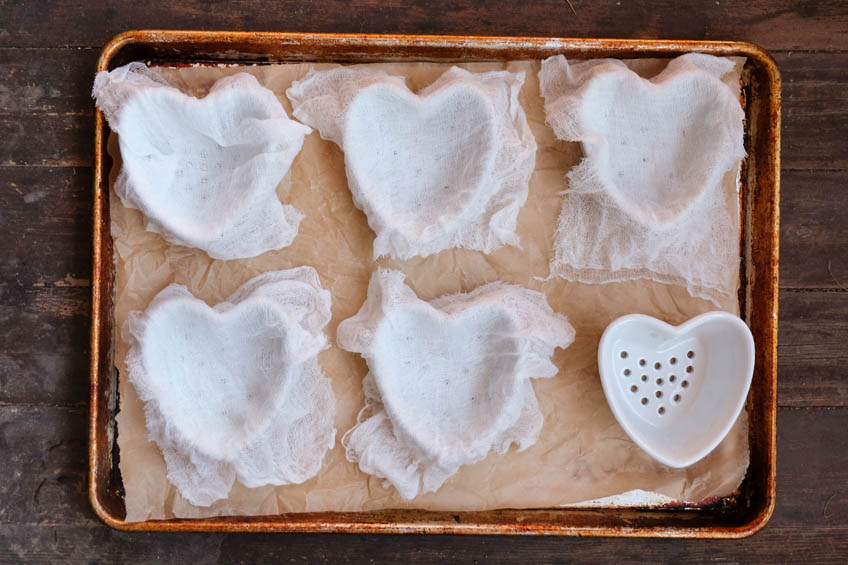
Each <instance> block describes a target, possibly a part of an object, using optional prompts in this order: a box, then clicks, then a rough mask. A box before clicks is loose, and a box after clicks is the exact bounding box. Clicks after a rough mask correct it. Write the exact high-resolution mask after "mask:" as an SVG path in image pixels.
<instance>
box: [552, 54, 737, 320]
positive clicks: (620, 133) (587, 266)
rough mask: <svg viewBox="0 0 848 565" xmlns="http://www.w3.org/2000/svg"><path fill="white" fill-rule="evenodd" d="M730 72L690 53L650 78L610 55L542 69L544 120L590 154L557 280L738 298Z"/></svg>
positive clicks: (724, 63) (573, 186) (721, 61)
mask: <svg viewBox="0 0 848 565" xmlns="http://www.w3.org/2000/svg"><path fill="white" fill-rule="evenodd" d="M734 65H735V64H734V61H733V60H730V59H727V58H720V57H713V56H710V55H703V54H699V53H690V54H687V55H683V56H681V57H678V58H676V59H673V60H671V61H670V62H669V63H668V65H667V66H666V67H665V69H663V70H662V72H660V73H659V74H658V75H656V76H654V77H653V78H650V79H646V78H642V77H641V76H639V75H638V74H637V73H636V72H634V71H633V70H631V69H630V68H629V67H628V66H626V65H625V64H624V63H623V62H621V61H617V60H611V59H603V60H590V61H584V62H577V63H569V62H568V61H566V59H565V58H564V57H563V56H561V55H558V56H555V57H551V58H549V59H546V60H544V61H543V62H542V69H541V71H540V73H539V80H540V87H541V92H542V95H543V96H544V98H545V114H546V120H547V122H548V124H550V126H551V127H552V128H553V130H554V132H555V133H556V135H557V137H558V138H559V139H563V140H566V141H579V142H580V143H581V145H582V148H583V154H584V158H583V160H582V161H581V162H580V163H579V164H578V165H577V166H576V167H574V168H573V169H572V170H571V171H570V172H569V173H568V175H567V178H568V188H567V190H566V192H565V193H564V198H563V204H562V210H561V213H560V217H559V222H558V229H557V235H556V240H555V244H554V257H553V258H552V260H551V274H552V275H560V276H564V277H565V278H568V279H570V280H576V281H579V282H588V283H598V282H601V283H603V282H615V281H621V280H631V279H637V278H646V279H652V280H655V281H658V282H663V283H673V284H679V285H682V286H686V287H687V288H688V290H689V291H690V294H692V295H693V296H698V297H701V298H706V299H709V300H712V301H714V302H716V303H717V304H719V302H718V301H719V300H721V299H724V298H730V299H732V298H734V297H735V295H736V284H737V280H738V263H739V252H738V247H739V236H738V234H739V195H738V187H737V185H738V182H737V179H738V174H739V170H740V164H741V160H742V159H743V157H744V156H745V149H744V145H743V133H744V131H743V127H744V119H745V116H744V112H743V110H742V107H741V104H740V102H739V97H740V87H739V77H738V74H737V73H736V72H735V68H736V67H735V66H734ZM723 77H725V78H724V80H723Z"/></svg>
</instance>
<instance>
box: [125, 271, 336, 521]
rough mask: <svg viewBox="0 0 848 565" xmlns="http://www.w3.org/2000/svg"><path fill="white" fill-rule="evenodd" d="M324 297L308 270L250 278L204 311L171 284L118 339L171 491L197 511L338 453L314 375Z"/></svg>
mask: <svg viewBox="0 0 848 565" xmlns="http://www.w3.org/2000/svg"><path fill="white" fill-rule="evenodd" d="M329 320H330V294H329V292H327V291H326V290H323V289H322V288H321V283H320V281H319V279H318V274H317V273H316V272H315V270H314V269H313V268H311V267H299V268H295V269H289V270H287V271H273V272H269V273H264V274H261V275H259V276H257V277H254V278H253V279H251V280H250V281H248V282H247V283H245V284H244V285H243V286H242V287H241V288H239V289H238V290H237V291H236V292H235V293H234V294H233V295H232V296H230V298H228V299H227V300H226V301H224V302H221V303H219V304H218V305H216V306H215V307H214V308H210V307H209V306H207V305H206V303H205V302H203V301H201V300H198V299H197V298H195V297H194V296H192V294H191V293H190V292H189V291H188V289H187V288H186V287H184V286H181V285H177V284H171V285H170V286H168V287H167V288H165V289H164V290H162V291H161V292H160V293H159V294H158V295H156V297H155V298H154V299H153V301H152V302H151V303H150V305H149V306H148V307H147V309H146V310H145V311H143V312H141V311H135V312H131V313H130V317H129V319H128V320H127V323H126V324H125V326H124V328H123V337H124V340H125V341H126V342H127V343H128V344H129V346H130V349H129V353H128V354H127V367H128V368H129V373H130V375H129V379H130V382H131V383H132V384H133V386H134V387H135V389H136V390H137V391H138V394H139V397H140V398H141V399H142V400H143V401H144V403H145V416H146V423H147V429H148V433H149V437H150V439H151V440H153V441H154V442H156V443H157V445H158V446H159V447H160V449H161V450H162V454H163V455H164V458H165V463H166V465H167V469H168V479H169V480H170V481H171V482H172V483H173V484H174V485H175V486H176V487H177V489H178V490H179V491H180V493H181V494H182V496H183V497H184V498H185V499H186V500H188V501H189V502H191V503H192V504H194V505H197V506H208V505H210V504H212V503H213V502H215V501H216V500H219V499H222V498H226V496H227V494H228V493H229V491H230V488H231V487H232V485H233V482H234V480H235V479H236V478H238V480H239V481H240V482H241V483H242V484H244V485H246V486H248V487H258V486H262V485H269V484H270V485H285V484H290V483H301V482H303V481H305V480H307V479H309V478H310V477H312V476H313V475H315V474H316V473H317V472H318V470H319V469H320V467H321V464H322V462H323V459H324V454H325V453H326V451H327V450H328V449H330V448H331V447H332V446H333V444H334V442H335V429H334V427H333V417H334V410H335V398H334V396H333V391H332V388H331V386H330V381H329V379H328V378H327V377H326V376H325V375H324V373H323V372H322V370H321V368H320V366H319V364H318V353H319V352H320V351H321V350H322V349H324V348H326V347H327V340H326V337H325V335H324V331H323V330H324V326H326V324H327V322H328V321H329Z"/></svg>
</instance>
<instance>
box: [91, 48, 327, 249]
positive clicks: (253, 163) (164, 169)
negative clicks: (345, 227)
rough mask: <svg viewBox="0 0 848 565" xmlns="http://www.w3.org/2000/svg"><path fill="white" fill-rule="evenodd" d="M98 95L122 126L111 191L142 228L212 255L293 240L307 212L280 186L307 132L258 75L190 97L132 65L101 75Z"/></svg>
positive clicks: (233, 78)
mask: <svg viewBox="0 0 848 565" xmlns="http://www.w3.org/2000/svg"><path fill="white" fill-rule="evenodd" d="M94 95H95V97H96V99H97V105H98V107H99V108H100V109H101V110H102V111H103V112H104V114H105V115H106V118H107V120H108V121H109V124H110V126H111V127H112V129H113V130H114V131H116V132H117V133H118V145H119V147H120V151H121V158H122V167H121V171H120V174H119V175H118V179H117V181H116V182H115V192H116V194H117V195H118V196H119V198H120V199H121V201H122V202H123V204H124V205H125V206H127V207H128V208H135V209H138V210H140V211H141V212H142V213H143V214H144V215H145V218H146V220H147V229H148V231H152V232H155V233H159V234H160V235H162V236H163V237H164V238H165V239H166V240H168V241H169V242H171V243H175V244H177V245H185V246H188V247H195V248H198V249H202V250H204V251H206V252H207V254H209V256H210V257H212V258H215V259H236V258H243V257H253V256H256V255H259V254H261V253H263V252H265V251H268V250H270V249H279V248H282V247H286V246H288V245H289V244H291V241H292V240H293V239H294V237H295V235H296V234H297V228H298V225H299V223H300V221H301V219H302V218H303V215H302V214H301V213H300V212H299V211H298V210H296V209H295V208H294V207H292V206H290V205H287V204H286V205H284V204H282V203H281V202H280V201H279V199H278V198H277V196H276V187H277V185H278V184H279V183H280V181H281V180H282V179H283V177H284V176H285V175H286V174H287V173H288V171H289V168H290V167H291V164H292V161H293V160H294V158H295V156H296V155H297V154H298V152H299V151H300V149H301V147H302V145H303V140H304V138H305V136H306V135H307V134H308V133H309V132H311V129H310V128H308V127H307V126H305V125H303V124H300V123H298V122H295V121H293V120H291V119H289V118H288V116H287V115H286V113H285V110H284V109H283V107H282V104H280V102H279V100H277V98H276V96H275V95H274V94H273V92H271V91H270V90H268V89H267V88H265V87H263V86H261V85H260V84H259V82H258V81H257V80H256V78H255V77H253V76H252V75H250V74H247V73H238V74H234V75H230V76H225V77H222V78H220V79H219V80H217V81H216V82H215V83H214V84H213V85H212V87H211V89H210V90H209V92H208V93H207V94H206V95H205V96H204V97H203V98H195V97H193V96H189V95H186V94H184V93H183V92H181V91H180V90H178V89H177V88H174V87H173V86H171V85H170V84H169V83H168V82H167V81H165V80H164V79H162V78H161V77H159V76H157V75H156V74H155V73H154V72H153V71H152V70H151V69H148V68H147V67H146V66H145V65H143V64H140V63H131V64H130V65H127V66H125V67H121V68H118V69H115V70H113V71H111V72H106V71H103V72H101V73H98V75H97V77H96V80H95V86H94ZM175 132H176V133H175ZM180 136H183V138H184V139H191V140H192V141H191V143H185V144H182V145H180V144H179V143H178V140H179V138H180ZM175 140H177V141H175ZM192 176H196V177H197V178H192ZM235 186H237V187H239V188H240V190H238V191H234V190H232V188H233V187H235ZM163 187H165V188H167V190H165V189H164V188H163Z"/></svg>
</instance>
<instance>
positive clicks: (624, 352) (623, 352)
mask: <svg viewBox="0 0 848 565" xmlns="http://www.w3.org/2000/svg"><path fill="white" fill-rule="evenodd" d="M621 358H622V359H627V352H626V351H622V352H621Z"/></svg>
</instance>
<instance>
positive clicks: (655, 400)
mask: <svg viewBox="0 0 848 565" xmlns="http://www.w3.org/2000/svg"><path fill="white" fill-rule="evenodd" d="M598 367H599V371H600V375H601V383H602V384H603V387H604V393H605V394H606V397H607V401H608V402H609V405H610V408H611V409H612V412H613V414H614V415H615V417H616V419H617V420H618V422H619V424H621V427H622V428H624V431H625V432H627V434H628V435H629V436H630V437H631V439H633V441H634V442H636V444H637V445H639V446H640V447H641V448H642V449H644V450H645V451H646V452H647V453H648V454H650V455H651V456H652V457H654V458H655V459H657V460H658V461H660V462H662V463H664V464H666V465H669V466H671V467H687V466H689V465H692V464H693V463H695V462H697V461H699V460H700V459H702V458H704V457H705V456H706V455H707V454H709V453H710V452H711V451H712V450H713V449H715V447H716V446H717V445H718V444H719V443H720V442H721V440H723V439H724V437H725V436H726V435H727V433H728V432H729V431H730V428H731V427H732V426H733V423H734V422H735V421H736V418H737V417H738V416H739V412H740V411H741V410H742V407H743V406H744V404H745V398H746V397H747V395H748V388H749V387H750V384H751V377H752V375H753V371H754V340H753V337H752V336H751V331H750V330H749V329H748V326H747V325H745V323H744V322H743V321H742V320H740V319H739V318H738V317H737V316H734V315H732V314H728V313H726V312H708V313H706V314H701V315H700V316H696V317H695V318H692V319H691V320H689V321H688V322H686V323H685V324H682V325H680V326H677V327H674V326H670V325H668V324H666V323H665V322H662V321H660V320H657V319H656V318H652V317H650V316H645V315H641V314H631V315H628V316H623V317H621V318H618V319H617V320H615V321H614V322H613V323H611V324H610V325H609V326H608V327H607V329H606V331H604V334H603V337H602V338H601V342H600V345H599V347H598Z"/></svg>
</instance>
